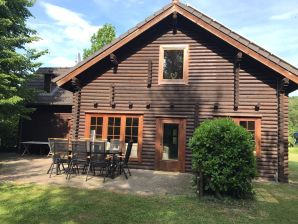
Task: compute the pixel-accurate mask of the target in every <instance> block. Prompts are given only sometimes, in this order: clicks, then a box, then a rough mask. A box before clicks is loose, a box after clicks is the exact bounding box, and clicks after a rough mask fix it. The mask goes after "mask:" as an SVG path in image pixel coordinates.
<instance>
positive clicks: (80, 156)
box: [66, 140, 89, 180]
mask: <svg viewBox="0 0 298 224" xmlns="http://www.w3.org/2000/svg"><path fill="white" fill-rule="evenodd" d="M88 145H89V144H88V142H87V141H83V140H72V141H71V150H72V151H71V159H70V164H69V168H68V172H67V175H66V179H68V180H69V179H70V176H71V174H72V173H74V172H75V173H76V174H79V173H80V172H79V169H80V168H81V167H82V168H83V171H85V170H86V167H87V166H88V147H87V146H88Z"/></svg>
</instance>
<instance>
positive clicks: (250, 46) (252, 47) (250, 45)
mask: <svg viewBox="0 0 298 224" xmlns="http://www.w3.org/2000/svg"><path fill="white" fill-rule="evenodd" d="M247 47H249V48H250V49H251V50H253V51H256V52H258V51H259V50H260V48H259V47H258V46H257V45H255V44H254V43H250V44H249V45H248V46H247Z"/></svg>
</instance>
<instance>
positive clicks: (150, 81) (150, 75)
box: [147, 59, 153, 88]
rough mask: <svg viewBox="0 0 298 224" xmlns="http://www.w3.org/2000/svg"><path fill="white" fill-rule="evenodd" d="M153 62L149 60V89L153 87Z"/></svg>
mask: <svg viewBox="0 0 298 224" xmlns="http://www.w3.org/2000/svg"><path fill="white" fill-rule="evenodd" d="M152 64H153V63H152V60H151V59H150V60H148V79H147V88H150V87H151V85H152Z"/></svg>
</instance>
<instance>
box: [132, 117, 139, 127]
mask: <svg viewBox="0 0 298 224" xmlns="http://www.w3.org/2000/svg"><path fill="white" fill-rule="evenodd" d="M133 126H135V127H138V126H139V118H134V119H133Z"/></svg>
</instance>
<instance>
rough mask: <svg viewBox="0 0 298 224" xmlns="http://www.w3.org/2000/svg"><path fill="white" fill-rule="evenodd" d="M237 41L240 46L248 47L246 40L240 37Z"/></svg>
mask: <svg viewBox="0 0 298 224" xmlns="http://www.w3.org/2000/svg"><path fill="white" fill-rule="evenodd" d="M238 41H239V42H240V43H241V44H243V45H245V46H248V45H249V44H250V42H249V41H248V40H247V39H245V38H243V37H241V36H239V39H238Z"/></svg>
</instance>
